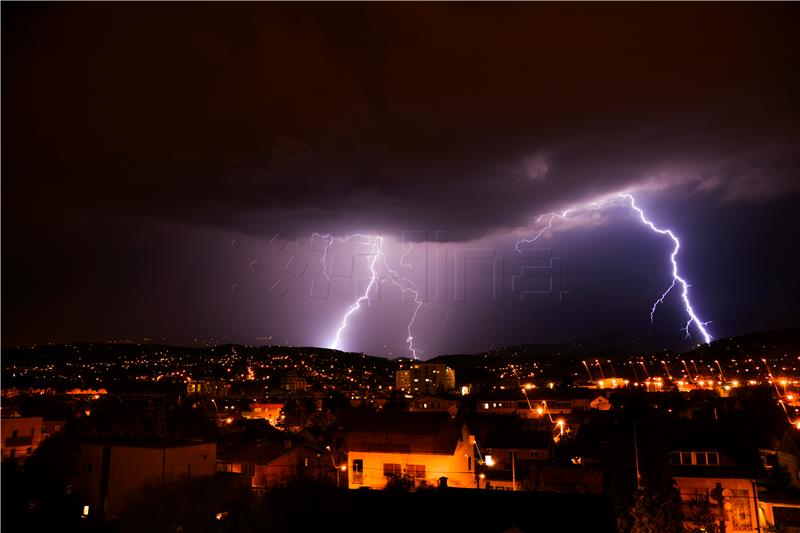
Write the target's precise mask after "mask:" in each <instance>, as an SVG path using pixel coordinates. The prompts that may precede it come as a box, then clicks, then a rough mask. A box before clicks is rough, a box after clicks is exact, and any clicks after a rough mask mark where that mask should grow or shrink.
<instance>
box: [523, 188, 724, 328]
mask: <svg viewBox="0 0 800 533" xmlns="http://www.w3.org/2000/svg"><path fill="white" fill-rule="evenodd" d="M618 199H623V200H627V202H628V203H629V204H630V207H631V209H633V210H634V211H635V212H636V213H637V214H638V215H639V219H640V220H641V222H642V224H644V225H645V226H647V227H648V228H650V229H651V230H652V231H654V232H655V233H658V234H660V235H666V236H668V237H669V238H670V239H671V240H672V242H673V244H674V248H673V249H672V253H671V254H670V256H669V260H670V263H671V264H672V282H671V283H670V286H669V287H667V290H665V291H664V293H663V294H662V295H661V296H660V297H659V298H658V299H657V300H656V301H655V302H654V303H653V306H652V307H651V309H650V322H651V324H652V322H653V319H654V317H655V312H656V308H657V307H658V306H659V305H660V304H662V303H664V299H665V298H666V297H667V295H668V294H669V293H670V291H671V290H672V289H673V288H674V287H675V285H676V284H677V285H680V286H681V289H682V291H681V299H682V300H683V306H684V310H685V311H686V315H687V316H688V320H687V322H686V325H685V326H684V327H683V328H682V330H683V331H685V332H686V336H687V337H688V336H689V335H690V333H689V328H690V327H691V326H692V325H693V324H694V327H695V328H697V329H698V330H699V331H700V334H701V336H702V337H703V340H704V341H705V342H706V344H707V343H709V342H711V339H712V337H711V335H710V334H709V333H708V331H707V330H706V326H707V325H708V324H710V322H703V321H702V320H700V318H698V316H697V314H696V313H695V311H694V308H693V307H692V303H691V301H690V300H689V286H690V285H689V283H688V282H687V281H686V280H685V279H684V278H683V277H681V276H680V274H679V269H678V251H679V250H680V247H681V243H680V240H678V237H677V236H676V235H675V234H674V233H673V232H672V231H671V230H668V229H661V228H659V227H657V226H656V225H655V224H653V222H651V221H650V220H649V219H648V218H647V216H645V214H644V211H643V210H642V209H641V208H640V207H639V206H637V205H636V202H635V200H634V198H633V196H632V195H631V194H629V193H620V194H618V195H617V196H616V197H612V198H607V199H602V200H598V201H594V202H591V203H589V204H587V205H585V206H579V207H571V208H569V209H566V210H564V211H562V212H553V213H547V214H544V215H540V216H539V217H537V219H536V222H537V223H539V222H541V221H542V219H544V218H547V224H546V225H545V226H544V227H543V228H542V229H540V230H539V231H538V232H537V233H536V234H535V235H534V236H533V237H531V238H528V239H522V240H519V241H517V243H516V245H515V249H516V250H517V252H520V253H521V252H522V246H523V245H525V244H531V243H533V242H536V241H537V240H538V239H539V238H540V237H541V236H542V235H543V234H544V232H545V231H547V230H549V229H551V228H552V227H553V222H554V220H555V219H556V218H561V219H566V218H567V217H569V216H570V215H571V214H573V213H575V212H577V211H583V210H586V209H600V208H604V207H608V206H611V205H613V204H614V200H618Z"/></svg>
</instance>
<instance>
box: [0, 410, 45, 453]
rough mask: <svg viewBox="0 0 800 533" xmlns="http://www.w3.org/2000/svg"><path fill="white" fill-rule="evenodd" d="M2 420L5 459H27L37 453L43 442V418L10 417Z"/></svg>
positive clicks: (0, 431) (1, 434) (1, 428)
mask: <svg viewBox="0 0 800 533" xmlns="http://www.w3.org/2000/svg"><path fill="white" fill-rule="evenodd" d="M0 420H1V422H0V423H2V426H0V441H1V442H2V456H3V459H7V458H9V457H15V458H25V457H28V456H29V455H31V454H32V453H33V452H34V451H36V448H38V447H39V443H40V442H41V440H42V418H41V417H38V416H32V417H8V418H3V419H0Z"/></svg>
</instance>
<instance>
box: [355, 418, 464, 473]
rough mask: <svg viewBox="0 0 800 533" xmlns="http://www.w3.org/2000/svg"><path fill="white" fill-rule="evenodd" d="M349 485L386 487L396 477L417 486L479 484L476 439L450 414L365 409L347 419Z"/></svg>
mask: <svg viewBox="0 0 800 533" xmlns="http://www.w3.org/2000/svg"><path fill="white" fill-rule="evenodd" d="M345 424H346V426H347V428H346V430H345V431H346V435H345V440H346V444H345V448H346V450H347V454H348V463H349V464H348V486H349V487H350V488H351V489H357V488H361V487H369V488H372V489H384V488H386V485H387V483H389V482H390V481H392V480H393V478H405V479H407V480H409V481H410V482H411V483H412V484H413V486H414V487H415V488H419V487H423V486H438V485H439V484H440V483H441V482H442V481H441V478H447V479H446V483H447V485H448V486H450V487H460V488H476V486H477V485H476V479H477V478H476V475H475V456H474V449H475V437H474V436H473V435H471V434H470V433H469V431H468V429H467V427H466V424H464V423H463V422H461V421H458V420H456V419H455V418H453V417H451V416H450V415H448V414H447V413H380V414H378V413H363V414H359V415H357V416H355V417H354V418H351V419H350V420H349V421H346V422H345Z"/></svg>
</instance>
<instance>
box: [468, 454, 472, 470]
mask: <svg viewBox="0 0 800 533" xmlns="http://www.w3.org/2000/svg"><path fill="white" fill-rule="evenodd" d="M467 471H469V472H472V457H467Z"/></svg>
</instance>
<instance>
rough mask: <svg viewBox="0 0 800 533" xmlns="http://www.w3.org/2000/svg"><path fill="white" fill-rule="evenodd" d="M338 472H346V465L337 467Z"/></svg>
mask: <svg viewBox="0 0 800 533" xmlns="http://www.w3.org/2000/svg"><path fill="white" fill-rule="evenodd" d="M339 470H341V471H342V472H347V465H341V466H340V467H339Z"/></svg>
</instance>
